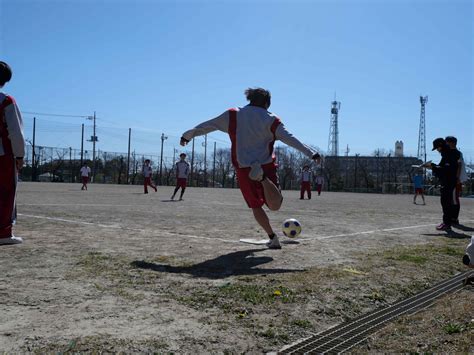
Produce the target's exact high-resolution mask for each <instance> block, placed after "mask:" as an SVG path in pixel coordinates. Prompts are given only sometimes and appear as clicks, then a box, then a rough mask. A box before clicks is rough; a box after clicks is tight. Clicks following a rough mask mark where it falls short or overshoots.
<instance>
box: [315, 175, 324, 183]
mask: <svg viewBox="0 0 474 355" xmlns="http://www.w3.org/2000/svg"><path fill="white" fill-rule="evenodd" d="M323 183H324V178H323V177H322V176H316V184H318V185H322V184H323Z"/></svg>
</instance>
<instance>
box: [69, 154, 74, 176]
mask: <svg viewBox="0 0 474 355" xmlns="http://www.w3.org/2000/svg"><path fill="white" fill-rule="evenodd" d="M69 170H71V182H72V174H73V168H72V148H71V147H69Z"/></svg>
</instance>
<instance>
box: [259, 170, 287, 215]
mask: <svg viewBox="0 0 474 355" xmlns="http://www.w3.org/2000/svg"><path fill="white" fill-rule="evenodd" d="M262 169H263V172H264V179H263V180H262V181H261V182H260V183H261V184H262V187H263V194H264V200H265V204H266V205H267V206H268V208H269V209H270V210H271V211H278V210H279V209H280V207H281V204H282V203H283V196H282V194H281V190H280V185H279V183H278V175H277V168H276V165H275V164H273V163H270V164H265V165H263V166H262Z"/></svg>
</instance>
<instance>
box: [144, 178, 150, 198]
mask: <svg viewBox="0 0 474 355" xmlns="http://www.w3.org/2000/svg"><path fill="white" fill-rule="evenodd" d="M149 179H150V178H147V177H146V178H144V179H143V193H144V194H147V193H148V180H149Z"/></svg>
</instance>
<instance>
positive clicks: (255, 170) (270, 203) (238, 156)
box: [181, 88, 320, 249]
mask: <svg viewBox="0 0 474 355" xmlns="http://www.w3.org/2000/svg"><path fill="white" fill-rule="evenodd" d="M245 95H246V97H247V100H248V101H250V104H248V105H247V106H245V107H241V108H235V109H230V110H227V111H225V112H224V113H222V114H221V115H219V116H217V117H216V118H214V119H211V120H209V121H206V122H203V123H201V124H199V125H198V126H196V127H194V128H193V129H190V130H189V131H186V132H185V133H184V134H183V136H182V137H181V145H186V144H187V143H188V142H189V141H190V140H191V139H193V138H194V137H196V136H201V135H204V134H207V133H209V132H212V131H215V130H220V131H222V132H226V133H228V134H229V137H230V140H231V156H232V164H233V165H234V168H235V171H236V174H237V179H238V181H239V187H240V191H241V192H242V195H243V197H244V199H245V201H246V202H247V205H248V207H249V208H251V209H252V212H253V215H254V217H255V219H256V221H257V222H258V223H259V224H260V226H261V227H262V228H263V229H264V230H265V232H266V233H267V234H268V237H269V238H270V240H269V241H268V243H267V246H268V247H269V248H271V249H280V248H281V245H280V241H279V240H278V237H277V236H276V234H275V233H274V232H273V229H272V227H271V225H270V221H269V219H268V216H267V214H266V212H265V211H264V210H263V208H262V206H263V205H264V204H266V205H267V207H268V208H269V209H270V210H272V211H277V210H279V209H280V207H281V204H282V202H283V196H282V195H281V191H280V187H279V183H278V176H277V166H276V164H275V155H274V152H273V145H274V143H275V141H276V140H280V141H282V142H284V143H286V144H287V145H289V146H291V147H293V148H295V149H298V150H299V151H301V152H303V153H304V154H305V155H306V156H308V157H310V158H312V159H314V160H315V161H317V162H319V160H320V155H319V154H318V153H316V152H315V151H313V150H312V149H311V148H309V147H308V146H306V145H304V144H303V143H301V142H300V141H299V140H298V139H296V138H295V137H294V136H293V135H292V134H291V133H289V132H288V131H287V130H286V128H285V126H284V125H283V124H282V123H281V121H280V119H279V118H278V117H277V116H276V115H274V114H273V113H271V112H269V111H268V108H269V107H270V104H271V95H270V92H269V91H268V90H265V89H262V88H256V89H247V90H246V91H245Z"/></svg>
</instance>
